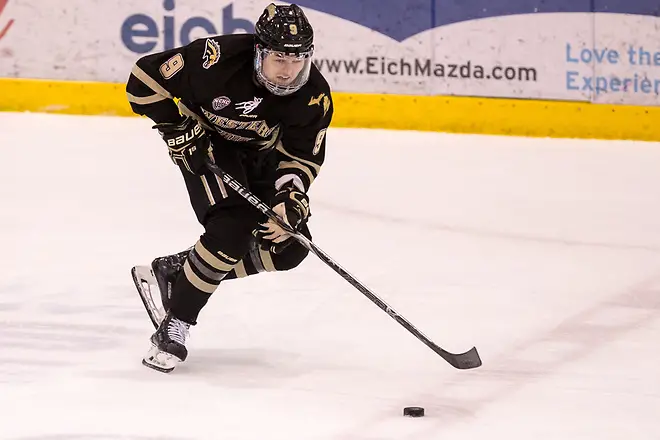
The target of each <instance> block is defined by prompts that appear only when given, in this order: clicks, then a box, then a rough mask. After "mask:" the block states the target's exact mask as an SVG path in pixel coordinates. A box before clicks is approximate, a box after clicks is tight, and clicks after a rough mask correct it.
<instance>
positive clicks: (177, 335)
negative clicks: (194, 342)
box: [167, 318, 190, 345]
mask: <svg viewBox="0 0 660 440" xmlns="http://www.w3.org/2000/svg"><path fill="white" fill-rule="evenodd" d="M189 328H190V324H188V323H185V322H183V321H180V320H178V319H176V318H172V320H171V321H170V322H169V323H168V325H167V335H168V336H169V337H170V339H171V340H173V341H174V342H178V343H179V344H181V345H186V337H188V329H189Z"/></svg>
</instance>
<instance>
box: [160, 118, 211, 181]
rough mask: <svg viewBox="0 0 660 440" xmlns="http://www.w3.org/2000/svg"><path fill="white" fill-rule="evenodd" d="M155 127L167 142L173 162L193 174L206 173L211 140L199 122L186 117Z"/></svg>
mask: <svg viewBox="0 0 660 440" xmlns="http://www.w3.org/2000/svg"><path fill="white" fill-rule="evenodd" d="M153 128H155V129H157V130H158V132H159V133H160V135H161V137H162V138H163V140H164V141H165V143H166V144H167V149H168V150H169V154H170V158H171V159H172V162H174V163H175V164H176V165H178V166H179V167H183V168H184V169H185V170H186V171H188V172H190V173H192V174H198V175H199V174H203V173H204V171H205V170H206V163H205V159H206V157H208V154H209V150H210V148H211V141H210V139H209V137H208V135H207V134H206V133H205V132H204V129H203V128H202V126H201V125H199V122H197V121H196V120H195V119H193V118H191V117H186V118H184V119H183V120H181V121H180V122H174V123H172V122H166V123H161V124H156V125H154V126H153Z"/></svg>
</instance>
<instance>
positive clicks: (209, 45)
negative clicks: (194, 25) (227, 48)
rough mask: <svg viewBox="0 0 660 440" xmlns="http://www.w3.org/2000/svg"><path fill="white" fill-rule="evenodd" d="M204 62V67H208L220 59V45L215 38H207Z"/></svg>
mask: <svg viewBox="0 0 660 440" xmlns="http://www.w3.org/2000/svg"><path fill="white" fill-rule="evenodd" d="M203 58H204V64H202V67H203V68H205V69H208V68H209V67H211V66H212V65H214V64H215V63H217V62H218V61H220V45H219V44H218V43H217V42H216V41H215V40H213V39H211V38H207V39H206V47H205V48H204V57H203Z"/></svg>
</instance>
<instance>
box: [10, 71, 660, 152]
mask: <svg viewBox="0 0 660 440" xmlns="http://www.w3.org/2000/svg"><path fill="white" fill-rule="evenodd" d="M0 96H2V97H3V99H2V101H1V102H0V110H11V111H32V112H47V113H69V114H89V115H117V116H130V115H132V112H131V109H130V107H129V106H128V102H127V101H126V93H125V90H124V84H114V83H95V82H74V81H48V80H29V79H0ZM333 96H334V103H335V115H334V120H333V126H335V127H365V128H387V129H402V130H422V131H443V132H453V133H483V134H503V135H517V136H534V137H571V138H600V139H637V140H647V141H659V140H660V125H659V124H657V121H658V120H660V108H659V107H644V106H632V105H614V104H591V103H586V102H569V101H540V100H521V99H518V100H516V99H506V98H476V97H459V96H453V97H452V96H406V95H378V94H352V93H346V92H336V93H334V94H333ZM654 121H655V122H654Z"/></svg>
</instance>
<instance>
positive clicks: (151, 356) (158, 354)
mask: <svg viewBox="0 0 660 440" xmlns="http://www.w3.org/2000/svg"><path fill="white" fill-rule="evenodd" d="M180 362H181V359H179V358H178V357H176V356H174V355H173V354H170V353H166V352H164V351H161V350H159V349H158V347H155V346H152V347H151V349H150V350H149V352H148V353H147V355H146V356H145V357H144V358H143V359H142V365H144V366H145V367H149V368H151V369H154V370H156V371H160V372H161V373H170V372H172V370H174V368H175V367H176V366H177V365H179V363H180Z"/></svg>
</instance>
